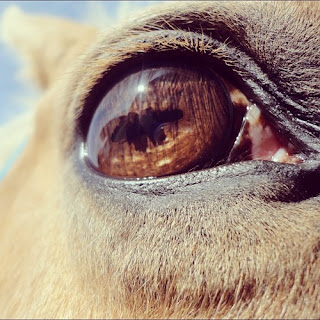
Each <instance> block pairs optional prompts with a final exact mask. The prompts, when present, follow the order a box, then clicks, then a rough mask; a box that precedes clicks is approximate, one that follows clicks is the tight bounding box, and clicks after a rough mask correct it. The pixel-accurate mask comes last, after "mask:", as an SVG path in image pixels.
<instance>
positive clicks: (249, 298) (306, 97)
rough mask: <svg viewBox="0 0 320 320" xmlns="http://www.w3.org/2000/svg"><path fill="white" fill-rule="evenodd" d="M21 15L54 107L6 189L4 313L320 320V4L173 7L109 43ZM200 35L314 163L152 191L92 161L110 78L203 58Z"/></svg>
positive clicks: (205, 175)
mask: <svg viewBox="0 0 320 320" xmlns="http://www.w3.org/2000/svg"><path fill="white" fill-rule="evenodd" d="M18 14H19V13H13V12H8V13H7V18H6V20H7V21H8V23H7V25H6V24H4V27H6V28H7V29H6V30H7V31H6V32H7V33H8V38H9V39H10V41H11V43H12V44H13V45H14V46H15V47H16V48H17V49H18V51H20V53H21V54H22V56H25V57H26V58H27V61H28V68H29V71H30V72H31V75H32V79H33V80H34V81H36V82H37V83H39V84H40V85H41V86H42V87H43V96H42V97H41V99H40V101H39V103H38V104H37V110H36V116H35V121H34V133H33V135H32V137H31V139H30V141H29V142H28V145H27V147H26V149H25V151H24V153H23V155H22V156H21V158H20V159H19V161H18V162H17V163H16V164H15V166H14V167H13V168H12V170H11V171H10V173H9V174H8V175H7V177H6V178H5V179H4V181H3V182H2V183H1V185H0V204H1V221H2V222H1V232H0V235H1V241H0V252H1V259H0V261H1V262H0V265H1V267H0V268H1V269H0V270H1V273H0V295H1V298H0V316H1V317H5V318H7V317H16V318H17V317H33V318H34V317H45V318H48V317H54V318H60V317H63V318H70V317H81V318H87V317H89V318H96V317H98V318H104V317H131V318H133V317H175V318H178V317H183V318H185V317H215V318H222V317H226V318H228V317H231V318H236V317H239V318H319V316H320V303H319V301H320V285H319V284H320V268H319V267H320V265H319V250H320V219H319V218H320V209H319V191H320V183H319V181H320V179H319V178H320V157H319V151H320V140H319V136H320V127H319V126H320V112H319V110H320V109H319V108H320V73H319V69H320V56H319V54H320V52H319V47H320V36H319V30H320V25H319V21H320V6H319V4H318V3H317V2H312V3H307V2H302V3H300V4H299V3H293V2H278V3H273V2H266V3H257V2H254V3H250V2H244V3H238V2H221V3H218V2H208V3H196V4H195V3H192V2H178V3H176V4H170V3H165V4H164V5H162V6H160V7H159V8H157V9H154V8H151V9H150V10H149V12H146V13H143V14H142V15H141V16H138V17H135V18H134V19H132V20H131V21H128V22H127V23H126V24H123V25H121V26H119V27H117V28H115V29H112V30H111V31H107V32H102V33H98V31H97V30H95V29H94V28H91V27H87V26H82V25H77V24H75V23H72V22H67V21H63V20H58V19H55V18H41V17H32V16H28V15H21V16H17V15H18ZM18 18H19V19H18ZM12 19H17V21H19V23H20V24H21V26H23V27H22V28H20V29H19V28H15V31H13V30H11V29H10V23H9V21H10V20H12ZM53 25H54V26H55V28H50V26H53ZM18 29H19V31H17V30H18ZM192 32H193V33H197V34H200V35H201V34H203V35H205V36H206V37H209V38H212V39H214V41H213V42H211V43H210V42H209V43H207V46H206V47H205V50H204V49H203V48H202V51H201V50H200V51H201V52H202V53H203V54H212V55H213V54H214V55H215V56H216V58H217V59H220V60H221V61H222V62H226V63H227V65H228V67H229V68H230V69H231V70H232V72H233V73H234V74H236V75H240V76H241V79H242V81H243V83H244V87H245V88H246V92H247V95H248V96H250V98H251V99H253V100H255V101H256V102H257V103H259V105H260V106H261V107H262V108H263V110H264V112H265V113H266V114H267V115H268V117H269V119H270V120H272V121H274V122H275V123H276V125H277V127H278V128H279V130H281V132H282V133H283V134H284V135H286V136H287V137H289V139H291V140H292V141H296V142H297V143H298V144H299V147H300V148H301V149H303V150H304V153H305V154H306V155H307V156H306V157H307V161H305V162H303V163H302V164H296V165H289V164H280V163H274V162H267V161H259V160H257V161H248V162H239V163H236V164H229V165H224V166H219V167H215V168H211V169H208V170H204V171H195V172H191V173H188V174H182V175H178V176H172V177H165V178H161V179H156V180H151V181H147V182H141V181H140V182H132V181H129V182H128V181H123V180H113V179H109V178H105V177H103V176H101V175H98V174H96V173H95V172H94V171H93V170H91V169H90V168H89V167H88V166H87V165H86V163H85V162H84V161H83V158H82V157H81V144H82V141H83V136H82V135H81V130H80V129H79V126H81V124H80V123H81V121H84V122H85V120H81V119H82V118H83V117H84V116H83V115H85V114H86V112H88V111H86V108H87V109H89V106H90V105H91V104H94V98H93V101H90V100H88V97H89V96H90V93H91V92H92V90H98V91H99V90H100V91H101V90H102V91H103V86H100V87H99V85H96V84H98V83H99V81H100V80H99V79H101V78H103V79H107V80H106V81H112V77H114V72H113V70H116V67H117V66H118V65H119V64H121V63H122V62H123V61H126V60H130V59H134V58H135V57H136V56H137V55H147V54H154V53H155V52H163V51H166V50H168V49H167V48H168V47H170V48H173V50H176V51H177V52H178V53H179V54H181V55H183V54H184V52H186V51H192V50H195V49H194V48H195V47H196V44H195V43H192V41H191V40H190V39H192V36H191V35H190V34H191V33H192ZM186 33H189V36H187V35H186ZM30 38H32V39H35V40H34V41H28V39H30ZM48 39H50V41H48ZM181 39H184V42H183V41H182V40H181ZM142 40H144V41H142ZM226 40H227V41H226ZM182 42H183V43H182ZM224 43H225V45H223V44H224ZM236 53H238V54H236ZM110 79H111V80H110ZM98 91H97V92H98ZM91 96H92V94H91Z"/></svg>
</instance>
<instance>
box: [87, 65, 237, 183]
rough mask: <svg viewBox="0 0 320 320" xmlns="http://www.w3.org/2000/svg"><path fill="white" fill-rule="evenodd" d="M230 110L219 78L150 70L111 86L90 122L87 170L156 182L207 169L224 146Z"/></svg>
mask: <svg viewBox="0 0 320 320" xmlns="http://www.w3.org/2000/svg"><path fill="white" fill-rule="evenodd" d="M232 123H233V105H232V103H231V100H230V96H229V93H228V90H227V89H226V87H225V85H224V83H223V81H222V80H221V78H220V76H219V75H217V74H216V73H215V72H213V71H211V70H205V69H198V68H194V69H193V68H185V67H181V66H165V67H150V68H146V69H143V70H140V71H136V72H133V73H131V74H129V75H127V76H126V77H125V78H123V79H122V80H121V81H119V82H118V83H116V84H115V85H114V86H113V87H112V88H111V89H110V90H109V91H108V92H107V93H106V95H105V96H104V98H103V99H102V100H101V102H100V104H99V106H98V107H97V109H96V111H95V113H94V115H93V118H92V121H91V123H90V127H89V132H88V135H87V141H86V145H87V153H88V159H89V162H90V163H91V165H92V166H93V167H94V168H95V169H96V170H97V171H99V172H100V173H102V174H104V175H107V176H111V177H126V178H137V177H151V176H152V177H161V176H167V175H172V174H177V173H183V172H187V171H190V170H194V169H197V168H204V167H208V166H213V165H214V164H215V163H217V162H219V161H221V159H222V158H223V157H224V156H225V155H226V153H227V152H228V149H229V147H230V142H229V140H230V135H231V133H232Z"/></svg>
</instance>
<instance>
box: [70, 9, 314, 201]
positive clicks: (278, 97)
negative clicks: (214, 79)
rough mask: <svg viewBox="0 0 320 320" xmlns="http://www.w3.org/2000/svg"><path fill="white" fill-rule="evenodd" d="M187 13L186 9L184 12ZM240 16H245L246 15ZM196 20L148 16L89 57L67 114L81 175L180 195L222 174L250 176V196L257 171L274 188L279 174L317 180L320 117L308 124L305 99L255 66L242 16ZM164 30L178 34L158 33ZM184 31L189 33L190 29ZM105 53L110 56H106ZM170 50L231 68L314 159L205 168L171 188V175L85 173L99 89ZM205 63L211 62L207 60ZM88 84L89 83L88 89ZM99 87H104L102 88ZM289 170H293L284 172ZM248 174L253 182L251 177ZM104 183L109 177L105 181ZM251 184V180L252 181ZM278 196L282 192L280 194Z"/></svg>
mask: <svg viewBox="0 0 320 320" xmlns="http://www.w3.org/2000/svg"><path fill="white" fill-rule="evenodd" d="M187 10H188V9H185V11H187ZM220 10H221V9H220ZM241 13H242V14H244V13H243V12H242V11H241ZM190 16H193V18H192V19H190V21H193V23H189V24H186V23H185V22H186V21H188V18H189V17H190ZM195 16H197V13H196V12H192V13H191V12H185V13H180V14H179V19H177V18H175V17H174V13H173V14H172V15H171V16H166V15H165V14H164V15H162V16H161V14H160V15H158V16H157V20H158V21H155V19H154V18H153V17H151V18H150V19H149V21H148V18H146V20H145V21H143V19H141V20H142V24H143V27H141V28H139V27H136V28H135V29H134V30H132V31H129V32H127V33H126V32H124V35H121V34H120V36H119V39H118V42H117V41H115V40H112V39H111V41H110V42H106V41H104V39H103V40H101V41H100V46H99V47H100V50H99V54H98V55H96V54H95V55H94V56H92V55H91V56H90V54H89V55H88V56H87V57H86V58H85V61H86V64H85V65H86V67H85V69H84V74H83V76H82V77H81V79H82V81H83V83H81V82H80V83H77V84H76V87H77V90H76V91H77V92H81V94H80V95H78V96H77V97H76V98H75V99H74V100H73V102H72V103H70V105H71V108H70V109H69V112H75V113H76V114H78V115H80V116H79V117H78V120H77V121H78V122H77V123H75V130H76V132H77V134H75V135H74V137H75V140H74V141H73V142H72V144H73V145H76V146H77V148H76V150H74V149H73V157H74V158H76V159H77V161H80V163H78V165H77V168H78V169H80V171H79V172H81V173H82V174H83V178H84V180H87V181H90V180H91V179H94V180H96V181H92V183H90V185H94V184H95V183H97V182H98V181H99V183H98V184H100V186H101V187H103V188H107V189H113V188H115V189H118V188H120V189H121V190H123V191H127V192H129V193H132V192H133V193H139V194H160V195H166V194H170V193H176V192H179V190H182V191H183V189H184V188H186V186H190V185H193V184H194V185H196V184H199V183H200V184H201V183H204V181H205V180H206V179H208V180H209V181H215V179H217V177H218V176H219V175H220V174H221V177H222V178H221V179H223V177H225V179H227V177H228V175H230V176H231V177H233V178H235V177H240V176H242V175H244V176H245V177H247V178H246V179H244V180H245V181H246V182H244V184H247V187H248V186H249V185H250V184H251V187H250V188H247V192H248V193H249V192H251V191H252V188H254V185H255V184H254V183H253V181H254V177H255V176H256V175H255V174H254V173H257V176H258V177H259V181H262V179H263V178H262V175H261V173H262V172H265V170H267V169H265V170H263V168H266V167H268V170H267V171H268V172H269V173H268V174H267V176H268V178H267V180H268V179H269V180H270V181H271V183H270V190H271V189H272V185H274V184H275V179H274V177H276V176H277V173H278V172H280V171H281V172H284V176H285V177H286V179H287V180H288V181H289V180H290V179H291V178H290V176H291V177H292V181H295V182H296V179H300V178H301V174H300V173H301V172H304V171H305V170H306V172H309V173H310V172H313V173H314V175H315V176H319V169H318V163H317V162H318V161H317V159H318V153H319V151H320V144H319V139H318V137H319V135H320V134H319V132H320V131H319V130H320V129H319V126H318V125H319V123H320V121H319V119H318V118H317V117H314V119H313V120H314V121H312V123H310V122H309V121H307V120H306V119H305V118H304V115H305V113H302V112H301V110H304V109H305V107H304V106H302V105H301V104H299V103H301V101H299V99H293V98H292V97H291V96H289V95H288V94H286V93H285V91H284V90H283V89H280V88H279V86H278V85H277V84H276V83H275V82H274V81H272V79H270V78H269V77H268V76H267V75H266V73H265V72H264V71H263V69H262V68H261V67H260V66H259V65H258V64H257V62H256V60H257V59H256V57H255V56H254V52H250V50H249V49H248V47H249V46H248V45H247V47H246V45H244V44H243V43H242V42H241V41H243V42H246V41H248V39H245V40H244V39H243V40H242V38H243V37H244V35H245V34H244V30H242V29H241V28H244V26H243V23H239V21H240V19H239V17H238V19H237V21H235V23H234V25H231V26H230V25H224V24H223V21H221V18H220V20H219V19H218V20H217V21H215V23H213V22H212V21H211V20H209V19H208V20H205V19H204V18H205V16H206V15H202V16H201V15H200V14H199V19H198V20H197V19H194V17H195ZM222 20H223V19H222ZM244 21H246V19H245V20H244ZM146 26H148V27H146ZM164 27H166V28H171V29H179V30H168V29H166V30H156V29H161V28H164ZM129 29H130V26H129ZM183 29H188V31H185V30H183ZM199 31H200V32H201V33H199ZM107 49H108V52H109V53H106V52H107ZM169 51H170V52H176V54H194V56H196V55H203V56H204V57H205V58H208V57H212V58H214V59H216V60H219V61H222V62H223V63H224V64H226V65H227V66H228V68H230V69H231V70H232V74H233V75H234V76H235V77H238V80H239V81H242V82H243V85H244V87H243V88H242V89H243V91H244V93H246V94H248V96H249V98H250V99H252V100H253V101H254V102H256V103H257V104H258V105H259V106H261V108H262V109H263V111H264V112H265V114H266V116H267V117H269V118H270V119H271V120H272V121H274V122H275V123H276V124H278V129H279V130H280V131H282V132H283V133H285V134H286V135H288V137H289V139H292V140H293V141H295V143H297V144H298V145H299V147H301V148H302V149H303V151H304V152H305V153H306V154H307V155H308V156H309V159H310V161H309V162H308V164H305V165H298V166H295V167H293V166H289V165H281V164H274V163H272V164H269V163H267V164H266V163H264V162H261V161H260V162H256V163H253V164H251V163H250V164H248V163H246V164H245V165H244V164H238V165H229V166H226V167H223V168H213V169H210V170H206V172H194V173H189V174H187V175H183V176H179V177H178V178H176V177H175V178H174V179H176V180H175V181H176V183H174V184H171V186H174V188H172V189H171V188H170V187H169V188H168V187H167V186H168V182H169V181H170V177H168V178H163V179H153V180H149V181H147V180H143V181H136V182H132V181H131V182H130V181H128V180H119V181H118V180H116V179H115V180H114V181H112V182H110V180H109V179H108V183H107V184H106V185H105V182H104V181H101V177H99V176H98V175H97V174H96V173H95V172H94V173H92V172H90V168H89V170H88V172H86V170H85V166H86V164H85V162H84V161H85V160H84V159H79V152H78V153H77V150H79V148H80V147H79V146H80V145H81V144H82V143H83V141H84V138H85V137H84V132H83V128H81V119H82V120H83V119H84V118H88V115H87V117H84V115H85V113H86V112H88V114H90V113H92V112H93V111H92V109H93V108H94V107H96V106H97V102H99V101H97V100H94V99H96V97H97V94H98V93H99V91H100V94H102V96H101V97H99V98H102V97H103V95H104V94H105V91H103V90H106V88H107V87H108V85H111V84H112V83H113V81H114V79H115V73H112V72H113V71H114V70H116V71H117V72H118V71H119V70H120V67H121V65H122V66H123V65H125V63H126V62H128V61H130V62H132V63H134V61H135V60H136V59H137V58H139V57H147V56H148V55H149V56H151V57H152V54H154V55H155V54H159V52H160V53H161V52H162V53H165V52H169ZM207 61H210V60H209V59H208V60H207ZM82 63H83V61H82ZM116 71H114V72H116ZM101 79H106V82H104V81H101ZM88 83H90V85H89V86H88ZM101 83H103V85H102V86H99V84H101ZM90 91H91V92H90ZM92 92H93V94H92ZM91 97H94V99H93V100H91ZM90 100H91V101H90ZM90 105H91V106H90ZM69 107H70V106H69ZM74 109H76V111H74ZM306 114H307V113H306ZM69 129H70V128H69ZM79 135H80V136H81V135H82V138H81V139H79ZM66 149H67V150H70V146H69V147H66ZM311 160H312V161H311ZM265 166H266V167H265ZM289 167H290V169H288V170H286V168H289ZM292 169H293V170H292ZM288 172H290V174H289V173H288ZM250 174H251V177H252V179H248V176H250ZM298 177H300V178H298ZM103 179H105V178H104V177H103V178H102V180H103ZM280 180H281V179H280ZM197 181H198V182H197ZM249 181H251V182H250V183H249ZM292 184H294V183H292ZM298 185H299V184H298ZM200 189H201V188H200ZM250 190H251V191H250ZM279 192H280V193H281V191H279ZM317 192H318V190H317V191H316V193H317ZM313 195H314V194H313ZM282 196H283V194H282V195H279V197H278V198H279V199H280V198H281V197H282ZM309 196H311V194H309V193H308V192H307V193H306V194H305V195H304V196H303V197H302V199H303V198H304V197H306V198H307V197H309ZM292 201H294V199H292Z"/></svg>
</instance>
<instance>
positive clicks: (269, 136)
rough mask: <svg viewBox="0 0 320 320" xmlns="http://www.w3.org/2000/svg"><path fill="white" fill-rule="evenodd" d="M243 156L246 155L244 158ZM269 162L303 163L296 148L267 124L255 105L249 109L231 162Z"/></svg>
mask: <svg viewBox="0 0 320 320" xmlns="http://www.w3.org/2000/svg"><path fill="white" fill-rule="evenodd" d="M243 154H246V156H245V158H243V156H242V155H243ZM235 160H240V161H241V160H268V161H274V162H281V163H293V164H294V163H302V162H303V159H302V157H301V156H300V155H299V154H298V152H297V150H296V148H295V147H294V146H293V145H292V144H291V143H290V142H288V141H286V140H285V139H284V138H283V137H281V136H280V134H279V133H278V132H277V131H276V130H275V129H274V128H272V127H271V126H270V125H268V124H267V121H266V120H265V119H264V118H263V115H262V114H261V111H260V110H259V108H258V107H257V106H256V105H255V104H253V105H250V106H249V107H247V114H246V116H245V119H244V122H243V124H242V128H241V130H240V133H239V135H238V137H237V139H236V142H235V144H234V146H233V148H232V150H231V153H230V157H229V161H230V162H231V161H235Z"/></svg>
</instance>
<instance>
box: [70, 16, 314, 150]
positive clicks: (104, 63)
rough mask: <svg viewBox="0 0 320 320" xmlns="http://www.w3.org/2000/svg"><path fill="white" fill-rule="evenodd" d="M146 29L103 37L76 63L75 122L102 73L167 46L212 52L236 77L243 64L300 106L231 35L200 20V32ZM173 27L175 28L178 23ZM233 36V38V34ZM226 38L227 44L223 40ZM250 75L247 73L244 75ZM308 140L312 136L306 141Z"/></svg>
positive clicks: (105, 73)
mask: <svg viewBox="0 0 320 320" xmlns="http://www.w3.org/2000/svg"><path fill="white" fill-rule="evenodd" d="M158 19H159V17H158ZM160 20H161V19H160ZM145 22H146V21H144V23H145ZM180 26H181V25H180ZM221 28H222V29H224V28H223V26H222V27H221V26H220V27H219V28H217V30H216V31H217V32H218V31H219V30H221ZM148 29H152V27H150V28H145V29H144V31H142V30H143V28H140V29H139V28H136V29H132V30H131V31H126V32H123V33H122V35H121V36H120V39H119V41H115V39H113V40H111V42H108V41H105V39H104V38H103V39H102V40H100V42H98V43H96V45H97V47H96V48H95V50H94V51H93V52H92V53H91V54H90V52H89V54H88V55H87V56H86V57H85V59H83V60H82V61H81V62H82V64H80V65H78V68H77V69H78V70H77V73H78V74H80V76H79V77H78V78H79V79H80V82H78V83H76V84H75V86H76V88H77V89H76V90H75V91H76V92H78V93H80V94H78V95H77V96H76V97H73V98H74V100H73V101H72V103H71V101H70V103H68V105H69V106H70V104H72V105H73V107H72V108H69V112H72V113H73V114H74V115H77V116H73V117H71V118H73V119H75V120H76V121H78V118H79V115H82V114H83V111H86V110H84V105H85V103H86V101H87V98H88V96H90V91H91V90H92V89H93V88H94V87H95V86H96V85H97V84H98V83H99V81H100V80H101V79H102V78H103V77H104V76H106V77H108V74H109V73H110V72H111V71H112V69H114V68H115V67H116V66H117V65H120V64H122V63H123V62H124V61H128V60H134V58H135V57H137V56H138V55H144V54H146V53H147V52H148V51H149V52H150V51H152V50H153V51H154V52H159V51H165V50H169V49H170V47H171V49H178V50H181V49H183V50H186V51H188V50H194V51H198V52H202V53H204V54H206V55H212V54H215V55H216V58H217V57H218V58H220V59H221V60H222V61H224V63H225V64H227V65H231V66H232V69H233V70H232V71H235V74H236V73H238V75H239V76H242V75H243V74H242V73H246V71H247V70H245V69H246V66H244V65H247V66H249V68H251V69H252V70H251V74H253V73H254V77H255V78H256V80H257V81H258V83H260V84H261V83H262V84H263V85H264V86H266V87H268V88H269V89H271V90H268V91H269V93H270V92H272V93H274V94H275V95H278V99H280V100H282V101H284V100H285V101H286V103H288V104H289V106H290V105H291V106H292V109H293V110H295V109H299V108H300V106H299V105H297V104H296V103H295V102H294V101H292V100H291V99H290V97H288V96H286V95H283V94H282V92H280V91H279V90H277V86H276V85H275V83H273V82H272V81H270V79H268V77H267V75H266V74H265V73H264V72H263V71H262V70H261V69H260V67H259V65H258V64H257V63H256V62H255V59H254V58H253V57H252V55H250V53H249V55H248V52H242V50H237V48H236V47H237V46H238V43H235V45H232V44H233V41H231V40H230V38H223V37H222V36H221V35H220V38H223V41H219V40H217V39H214V38H211V37H210V36H208V35H206V34H205V33H204V32H205V31H206V32H208V31H209V30H208V28H207V29H206V30H205V29H204V28H202V27H201V21H200V22H197V25H196V27H195V29H201V31H202V32H203V33H201V34H199V33H196V32H192V31H183V30H163V29H161V30H157V31H149V30H148ZM173 29H177V26H175V27H174V28H173ZM225 30H226V29H225ZM233 32H234V33H236V31H234V30H229V35H230V34H232V33H233ZM222 33H223V32H222ZM209 34H210V32H209ZM226 35H227V34H224V36H226ZM232 38H234V36H232ZM227 39H229V41H228V43H227V42H226V40H227ZM232 47H233V48H232ZM155 48H156V49H155ZM212 48H213V49H212ZM230 48H231V49H232V50H231V51H232V52H230V50H229V49H230ZM210 51H211V52H210ZM239 53H244V55H242V58H243V57H244V59H242V66H240V65H241V63H240V65H239ZM240 60H241V59H240ZM237 64H238V66H237ZM249 73H250V72H249ZM249 77H250V75H249V76H248V77H247V78H249ZM112 80H113V79H111V77H110V81H111V82H112ZM245 94H246V92H245ZM73 109H74V110H73ZM288 112H289V111H288ZM293 118H294V117H293ZM311 140H312V137H311V139H309V141H311ZM312 147H317V146H312ZM312 149H313V148H311V150H312Z"/></svg>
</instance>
